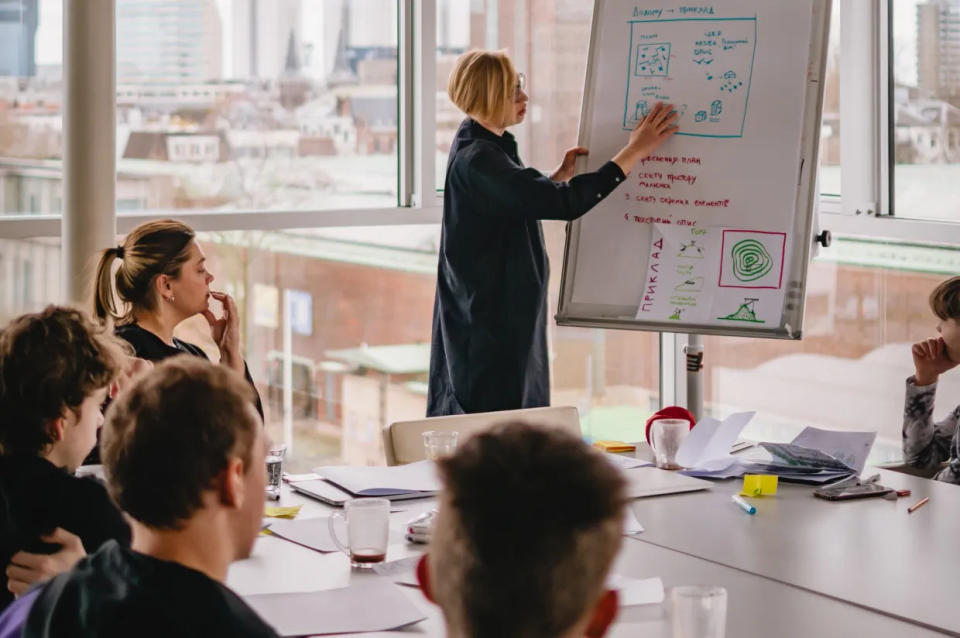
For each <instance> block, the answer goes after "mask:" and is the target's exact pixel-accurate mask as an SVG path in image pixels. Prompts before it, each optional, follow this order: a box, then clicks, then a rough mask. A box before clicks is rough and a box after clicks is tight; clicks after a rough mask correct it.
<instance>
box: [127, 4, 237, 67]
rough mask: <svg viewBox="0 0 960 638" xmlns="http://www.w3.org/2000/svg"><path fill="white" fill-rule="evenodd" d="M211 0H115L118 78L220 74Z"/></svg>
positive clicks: (218, 39) (217, 31)
mask: <svg viewBox="0 0 960 638" xmlns="http://www.w3.org/2000/svg"><path fill="white" fill-rule="evenodd" d="M221 38H222V35H221V24H220V14H219V12H218V11H217V6H216V3H215V1H214V0H117V84H184V83H200V82H209V81H211V80H220V79H222V70H221V57H222V54H221Z"/></svg>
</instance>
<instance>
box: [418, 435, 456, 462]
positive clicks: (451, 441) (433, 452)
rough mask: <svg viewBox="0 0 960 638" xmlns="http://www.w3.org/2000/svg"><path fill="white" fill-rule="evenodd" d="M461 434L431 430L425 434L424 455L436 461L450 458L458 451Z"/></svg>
mask: <svg viewBox="0 0 960 638" xmlns="http://www.w3.org/2000/svg"><path fill="white" fill-rule="evenodd" d="M459 439H460V433H459V432H452V431H440V430H430V431H428V432H424V433H423V453H424V456H426V457H427V459H429V460H431V461H436V460H437V459H439V458H442V457H444V456H450V455H451V454H453V453H454V452H455V451H456V449H457V441H458V440H459Z"/></svg>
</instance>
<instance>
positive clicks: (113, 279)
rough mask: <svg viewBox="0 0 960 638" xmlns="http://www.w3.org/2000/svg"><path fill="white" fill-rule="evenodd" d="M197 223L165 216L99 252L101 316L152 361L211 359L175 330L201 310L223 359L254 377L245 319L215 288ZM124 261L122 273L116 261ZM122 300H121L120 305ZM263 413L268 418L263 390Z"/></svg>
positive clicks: (98, 308) (95, 302) (96, 310)
mask: <svg viewBox="0 0 960 638" xmlns="http://www.w3.org/2000/svg"><path fill="white" fill-rule="evenodd" d="M195 235H196V233H194V231H193V229H192V228H190V227H189V226H187V225H186V224H184V223H182V222H178V221H176V220H173V219H164V220H159V221H152V222H146V223H143V224H140V225H139V226H137V227H136V228H134V229H133V230H132V231H131V232H130V234H128V235H127V236H126V238H125V239H124V240H123V242H122V243H121V244H120V245H119V246H116V247H113V248H108V249H106V250H104V251H103V253H102V254H101V256H100V263H99V264H98V266H97V279H96V282H95V292H94V299H93V306H94V313H95V314H96V316H97V318H98V319H100V321H102V322H104V323H107V322H112V323H114V325H115V326H116V327H115V329H114V332H115V333H116V334H117V336H119V337H121V338H123V339H124V340H126V341H127V342H129V343H130V345H132V346H133V348H134V350H135V351H136V355H137V356H138V357H140V358H142V359H147V360H148V361H161V360H163V359H166V358H167V357H172V356H175V355H178V354H191V355H194V356H198V357H204V358H207V355H206V354H205V353H204V352H203V350H201V349H200V348H199V347H198V346H195V345H193V344H191V343H187V342H185V341H182V340H180V339H178V338H176V337H174V336H173V330H174V328H176V327H177V325H178V324H180V322H182V321H184V320H185V319H189V318H190V317H192V316H194V315H197V314H202V315H203V316H204V318H206V320H207V323H208V324H209V325H210V335H211V336H212V337H213V341H214V343H216V344H217V348H219V349H220V365H224V366H227V367H229V368H232V369H233V370H236V371H237V372H238V373H240V374H242V375H244V376H245V377H246V379H247V381H249V382H250V385H253V379H252V377H251V376H250V372H249V371H248V370H247V367H246V364H245V363H244V361H243V357H242V356H241V354H240V320H239V314H238V312H237V306H236V304H235V303H234V301H233V298H232V297H230V295H228V294H226V293H223V292H217V291H214V290H211V289H210V284H211V283H212V282H213V275H211V274H210V273H209V272H207V269H206V265H205V264H206V257H205V256H204V254H203V250H201V248H200V245H199V244H198V243H197V242H196V239H195ZM116 261H119V262H120V263H119V266H118V267H117V268H116V273H113V272H112V271H113V270H114V262H116ZM210 297H213V298H214V299H216V300H217V301H219V302H220V304H221V305H222V306H223V316H222V317H219V318H218V317H216V316H215V315H214V314H213V312H212V311H211V310H210ZM117 299H119V301H120V304H119V305H118V304H117ZM256 407H257V411H258V412H259V413H260V416H261V418H262V417H263V407H262V405H261V403H260V398H259V396H258V397H257V402H256Z"/></svg>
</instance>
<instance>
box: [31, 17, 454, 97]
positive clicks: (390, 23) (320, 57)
mask: <svg viewBox="0 0 960 638" xmlns="http://www.w3.org/2000/svg"><path fill="white" fill-rule="evenodd" d="M248 1H249V0H248ZM347 1H349V2H350V3H351V8H353V9H354V10H355V11H356V13H357V14H359V15H363V16H364V21H363V22H362V23H359V22H358V23H355V24H354V25H353V29H352V32H351V33H350V34H349V35H350V37H351V41H352V42H353V43H354V44H355V45H357V46H369V45H370V44H372V43H373V42H374V41H375V40H380V41H384V40H385V38H389V39H388V40H386V41H385V44H387V45H388V46H396V44H397V43H396V28H395V24H396V19H397V15H396V6H397V3H396V2H395V1H394V0H347ZM118 2H123V0H118ZM342 2H343V0H299V1H298V3H297V4H298V5H299V7H298V9H299V12H300V17H299V20H298V23H299V31H300V37H301V38H302V40H301V42H300V43H299V44H300V49H301V51H300V52H301V53H303V52H304V51H309V52H310V55H309V56H306V57H307V58H309V59H306V60H302V63H303V71H304V72H305V73H307V74H309V75H314V76H320V77H323V76H324V75H326V73H327V72H329V69H330V68H331V65H332V60H331V57H330V56H331V55H332V54H333V52H334V49H335V46H336V40H335V38H336V34H337V29H331V28H330V22H331V20H330V18H329V16H331V15H336V14H339V10H340V7H341V6H342V4H341V3H342ZM440 2H441V3H444V4H445V5H446V6H445V7H444V11H443V12H441V13H442V14H443V15H445V16H446V18H447V21H448V23H447V25H446V28H445V29H439V32H440V33H442V34H445V35H446V37H447V38H449V42H447V43H440V44H446V45H447V46H450V47H454V48H456V47H457V46H460V47H466V46H467V44H468V42H469V37H470V20H469V14H470V3H469V2H464V1H463V0H440ZM214 3H215V6H216V8H217V12H218V13H219V17H220V23H221V32H222V34H223V37H222V43H221V48H220V54H221V69H222V78H221V79H233V78H236V77H239V76H238V75H237V73H236V69H235V58H236V55H235V52H234V48H235V39H236V37H235V35H234V34H235V17H234V11H235V4H236V0H214ZM378 5H379V6H380V7H381V8H382V6H387V5H389V6H390V7H391V11H389V12H384V11H383V10H379V11H378V10H375V9H377V8H378ZM371 16H373V17H371ZM376 19H378V20H379V21H380V24H377V22H376ZM337 26H339V25H338V24H337ZM331 38H333V41H332V42H331ZM286 46H287V41H286V38H284V41H283V43H282V49H283V51H284V52H286ZM62 62H63V3H62V0H39V25H38V27H37V36H36V63H37V65H38V66H55V65H60V64H62Z"/></svg>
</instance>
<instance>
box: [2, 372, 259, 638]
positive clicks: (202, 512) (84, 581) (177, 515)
mask: <svg viewBox="0 0 960 638" xmlns="http://www.w3.org/2000/svg"><path fill="white" fill-rule="evenodd" d="M252 395H253V393H252V390H251V389H250V386H249V384H247V383H245V382H244V380H243V377H241V376H240V375H239V374H237V373H236V372H234V371H233V370H231V369H229V368H228V367H226V366H216V365H211V364H210V363H208V362H206V361H203V360H201V359H199V358H198V357H189V356H182V357H175V358H171V359H169V360H167V361H165V362H163V363H161V364H160V365H158V366H157V367H156V368H155V369H154V370H153V371H152V372H151V373H150V374H148V375H146V376H144V377H143V378H141V379H140V380H139V381H136V382H135V383H134V384H133V385H132V386H131V387H130V388H129V389H128V390H127V391H126V392H124V393H123V394H122V395H120V397H119V398H118V399H117V400H116V401H115V402H114V403H113V404H112V405H111V406H110V409H109V411H108V413H107V422H106V424H105V425H104V430H103V440H102V453H103V461H104V470H105V472H106V475H107V483H108V487H109V490H110V493H111V495H112V496H113V498H114V499H115V500H116V502H117V504H118V505H119V506H120V507H121V508H122V509H123V511H124V512H125V513H126V514H127V515H128V516H129V517H130V518H131V519H132V520H131V525H132V527H133V543H132V545H131V547H130V548H126V547H123V546H122V545H120V544H118V543H113V542H110V543H107V544H106V545H104V546H103V547H102V548H101V549H100V551H98V552H97V553H96V554H93V555H91V556H88V557H87V558H85V559H83V560H81V561H80V562H79V563H78V564H77V566H76V567H75V568H74V569H73V570H72V571H70V572H67V573H66V574H62V575H60V576H58V577H56V578H54V579H53V580H52V581H50V582H49V583H48V584H47V585H46V586H45V587H44V588H43V589H41V590H40V591H39V593H38V594H36V598H35V599H34V601H33V605H32V607H31V609H30V610H29V615H28V616H27V620H26V624H25V625H24V628H23V634H22V636H23V638H41V637H42V638H52V637H54V636H72V637H76V638H93V637H94V636H98V637H100V638H120V637H128V636H137V637H140V638H153V637H157V638H159V637H160V636H163V637H164V638H167V637H170V636H177V637H178V638H185V637H186V638H189V637H192V636H196V637H197V638H200V637H204V638H209V637H217V636H223V637H227V636H229V637H231V638H245V637H251V638H252V637H270V638H273V637H274V636H276V634H275V632H274V631H273V630H272V629H271V628H270V627H269V626H268V625H266V624H265V623H264V622H263V621H262V620H261V619H260V618H259V617H258V616H257V615H256V614H255V613H254V612H253V611H252V610H251V609H250V608H249V607H248V606H247V605H246V604H245V603H244V602H243V601H242V600H241V599H240V598H239V597H238V596H237V595H236V594H235V593H233V591H231V590H230V589H228V588H227V587H226V586H225V585H224V584H223V582H224V580H225V578H226V575H227V567H228V566H229V565H230V563H231V562H233V561H235V560H238V559H241V558H246V557H247V556H249V555H250V551H251V549H252V548H253V543H254V540H255V539H256V536H257V534H258V533H259V531H260V521H261V517H262V515H263V503H264V486H265V482H266V477H265V472H264V463H265V459H266V448H267V445H266V441H265V437H266V435H265V434H264V432H263V428H262V427H260V419H259V417H258V415H257V413H256V411H255V410H254V409H253V405H252V398H253V397H252ZM184 423H189V424H190V425H191V426H192V427H182V425H183V424H184ZM18 604H19V603H18ZM16 606H17V605H16V604H15V605H14V606H13V607H12V608H11V610H10V611H11V612H12V611H14V608H16ZM4 621H5V618H4V617H0V628H2V627H3V626H4V625H3V623H4Z"/></svg>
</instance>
